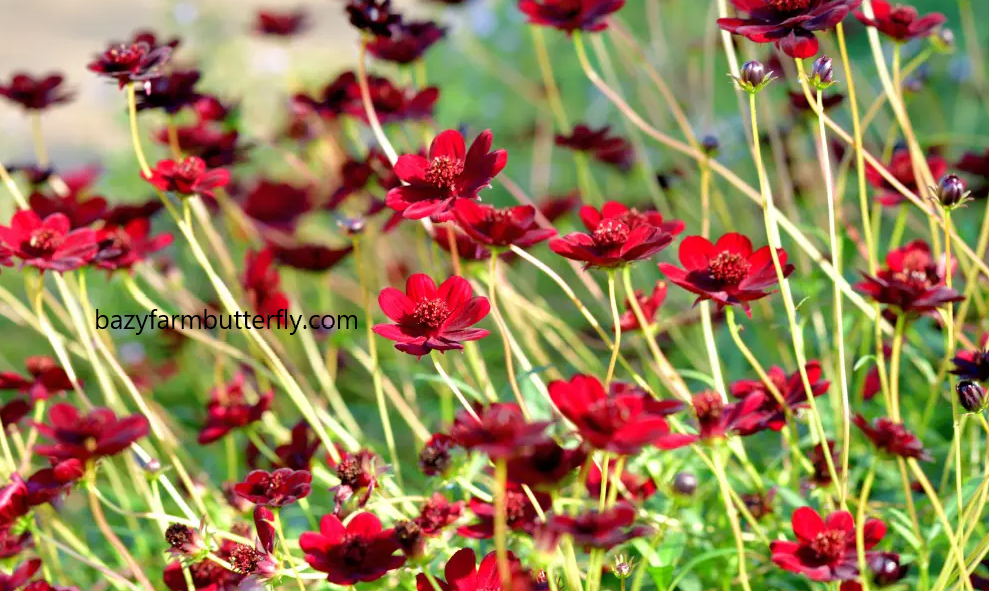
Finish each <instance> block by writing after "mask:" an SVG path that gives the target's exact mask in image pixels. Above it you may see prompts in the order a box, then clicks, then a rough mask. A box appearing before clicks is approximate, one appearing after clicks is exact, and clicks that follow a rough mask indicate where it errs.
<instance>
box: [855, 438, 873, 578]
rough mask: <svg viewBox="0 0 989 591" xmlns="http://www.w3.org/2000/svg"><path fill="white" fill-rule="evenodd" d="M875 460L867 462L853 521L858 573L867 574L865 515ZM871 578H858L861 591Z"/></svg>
mask: <svg viewBox="0 0 989 591" xmlns="http://www.w3.org/2000/svg"><path fill="white" fill-rule="evenodd" d="M876 464H877V461H876V458H873V459H872V460H871V461H870V462H869V472H868V473H867V474H866V475H865V481H864V482H863V483H862V490H861V492H860V493H859V506H858V517H857V518H856V519H855V523H856V526H855V551H856V554H857V555H858V563H859V572H860V573H867V572H869V567H868V563H867V562H866V559H865V513H866V511H867V510H868V508H869V491H871V490H872V483H873V481H874V480H875V478H876ZM870 578H871V577H859V582H860V583H861V585H862V591H869V584H870V580H869V579H870Z"/></svg>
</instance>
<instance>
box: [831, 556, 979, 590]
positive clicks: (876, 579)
mask: <svg viewBox="0 0 989 591" xmlns="http://www.w3.org/2000/svg"><path fill="white" fill-rule="evenodd" d="M866 564H868V566H869V570H870V571H871V574H872V584H873V586H875V587H888V586H890V585H893V584H895V583H898V582H900V581H902V580H903V579H904V578H905V577H906V576H907V572H908V571H909V570H910V566H909V565H905V564H900V555H899V554H896V553H894V552H871V553H870V555H869V556H868V557H867V558H866ZM979 578H980V577H975V576H973V577H972V585H973V586H974V587H975V588H976V589H983V588H984V587H983V586H980V585H979V583H978V581H977V579H979ZM841 591H862V584H861V583H860V582H858V581H845V582H843V583H842V584H841Z"/></svg>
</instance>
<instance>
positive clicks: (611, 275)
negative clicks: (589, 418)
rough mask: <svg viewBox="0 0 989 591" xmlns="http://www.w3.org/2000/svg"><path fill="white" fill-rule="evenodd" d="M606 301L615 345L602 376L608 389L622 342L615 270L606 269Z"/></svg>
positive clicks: (605, 387)
mask: <svg viewBox="0 0 989 591" xmlns="http://www.w3.org/2000/svg"><path fill="white" fill-rule="evenodd" d="M632 299H635V295H634V294H633V295H632ZM608 301H609V302H610V303H611V317H612V321H613V322H614V323H615V346H614V348H613V349H612V350H611V361H609V362H608V373H607V375H605V378H604V389H605V391H607V390H608V387H609V386H611V380H612V378H614V377H615V363H617V362H618V351H619V350H620V349H621V344H622V323H621V316H620V315H619V313H618V300H617V299H616V298H615V270H614V269H609V270H608Z"/></svg>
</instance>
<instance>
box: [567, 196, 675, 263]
mask: <svg viewBox="0 0 989 591" xmlns="http://www.w3.org/2000/svg"><path fill="white" fill-rule="evenodd" d="M580 219H581V221H582V222H583V223H584V227H585V228H587V231H588V232H589V233H587V234H584V233H581V232H573V233H571V234H567V235H566V236H562V237H560V238H554V239H552V240H550V242H549V248H550V250H552V251H553V252H555V253H556V254H558V255H560V256H563V257H566V258H568V259H571V260H575V261H581V262H583V263H585V265H586V266H587V267H602V268H613V267H620V266H623V265H626V264H629V263H633V262H635V261H640V260H644V259H647V258H650V257H652V256H653V255H655V254H656V253H657V252H659V251H661V250H663V249H664V248H666V247H667V246H669V245H670V243H671V242H673V235H674V234H678V233H680V232H682V231H683V227H684V226H683V222H681V221H680V220H670V221H664V220H663V216H662V215H660V214H659V213H657V212H639V211H638V210H636V209H629V208H628V207H627V206H625V205H622V204H621V203H617V202H615V201H609V202H608V203H605V204H604V207H602V208H601V211H600V212H599V211H598V210H597V209H595V208H594V207H592V206H589V205H585V206H584V207H582V208H581V209H580Z"/></svg>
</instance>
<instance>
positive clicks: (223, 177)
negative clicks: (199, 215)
mask: <svg viewBox="0 0 989 591" xmlns="http://www.w3.org/2000/svg"><path fill="white" fill-rule="evenodd" d="M141 176H142V177H143V178H144V180H146V181H148V182H149V183H151V184H152V185H154V186H155V187H158V188H159V189H161V190H162V191H169V192H172V193H177V194H178V195H182V196H183V197H188V196H191V195H197V194H198V195H203V196H205V197H212V196H213V189H218V188H220V187H225V186H226V185H227V183H229V182H230V171H228V170H226V169H225V168H214V169H212V170H211V169H209V168H207V167H206V162H204V161H203V159H202V158H198V157H196V156H189V157H187V158H184V159H182V160H180V161H178V162H176V161H175V160H162V161H160V162H158V164H157V165H156V166H155V167H154V168H153V169H151V174H145V173H143V172H142V173H141Z"/></svg>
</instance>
